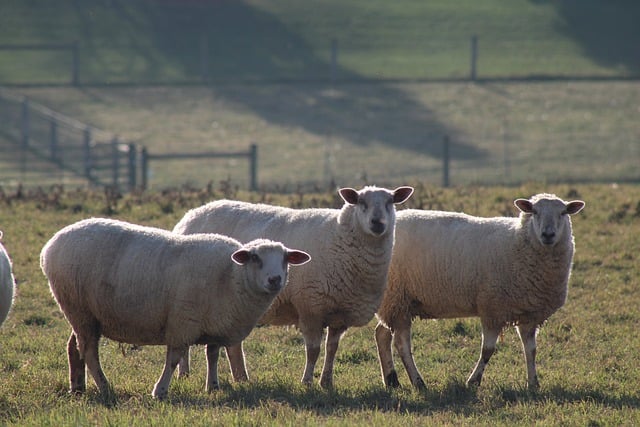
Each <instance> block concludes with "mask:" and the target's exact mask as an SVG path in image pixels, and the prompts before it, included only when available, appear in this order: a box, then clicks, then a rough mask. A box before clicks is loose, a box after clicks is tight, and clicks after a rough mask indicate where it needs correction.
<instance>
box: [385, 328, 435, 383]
mask: <svg viewBox="0 0 640 427" xmlns="http://www.w3.org/2000/svg"><path fill="white" fill-rule="evenodd" d="M392 342H393V346H394V347H395V348H396V351H397V352H398V354H399V355H400V360H402V364H403V365H404V368H405V370H406V371H407V375H409V379H410V380H411V384H412V385H413V386H414V387H415V388H416V389H418V390H424V389H426V388H427V387H426V385H425V384H424V380H423V379H422V376H421V375H420V371H418V367H417V366H416V362H415V360H413V354H412V353H411V321H410V320H409V321H408V325H404V324H403V325H401V326H400V327H398V328H396V329H395V330H394V331H393V341H392Z"/></svg>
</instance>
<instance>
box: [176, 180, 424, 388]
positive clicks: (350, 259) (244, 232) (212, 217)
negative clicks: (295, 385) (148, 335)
mask: <svg viewBox="0 0 640 427" xmlns="http://www.w3.org/2000/svg"><path fill="white" fill-rule="evenodd" d="M412 192H413V189H412V188H410V187H400V188H397V189H396V190H387V189H384V188H378V187H365V188H363V189H362V190H360V191H356V190H353V189H342V190H340V195H341V196H342V197H343V199H344V200H345V204H344V206H343V207H342V209H290V208H284V207H278V206H271V205H265V204H252V203H246V202H238V201H230V200H220V201H215V202H211V203H209V204H207V205H204V206H201V207H199V208H196V209H193V210H191V211H189V212H187V213H186V215H185V216H184V218H183V219H182V220H181V221H180V222H179V223H178V224H177V225H176V226H175V228H174V232H178V233H203V232H212V233H220V232H224V233H225V234H228V235H229V236H232V237H234V238H236V239H239V240H240V241H245V240H249V239H252V238H256V237H266V238H270V239H274V240H278V241H281V242H283V243H284V244H285V245H290V246H295V247H299V248H302V249H304V250H305V251H306V252H308V253H309V254H310V255H311V257H312V258H313V262H312V263H309V264H308V265H306V266H304V267H302V268H298V269H296V270H295V271H292V272H291V275H290V278H289V284H288V286H287V288H286V289H285V290H284V291H283V292H282V293H281V294H280V295H279V296H278V297H277V298H276V300H275V301H274V303H273V304H272V306H271V307H270V308H269V310H268V311H267V313H266V314H265V316H263V318H262V319H261V320H260V322H259V323H261V324H271V325H296V326H297V327H298V328H299V329H300V330H301V332H302V334H303V336H304V338H305V346H306V350H307V364H306V367H305V372H304V374H303V378H302V381H303V382H305V383H310V382H311V381H312V377H313V370H314V367H315V363H316V361H317V358H318V353H319V351H320V343H321V340H322V334H323V329H324V328H325V327H328V328H329V331H328V334H329V337H330V338H329V339H328V340H327V348H326V351H325V355H326V354H329V356H328V357H327V356H325V365H324V368H323V372H322V376H321V379H320V384H321V385H322V386H323V387H330V386H331V385H332V371H333V359H334V357H335V351H336V349H337V345H338V340H339V338H340V336H341V335H342V334H343V333H344V331H345V330H346V329H347V328H349V327H352V326H362V325H365V324H367V323H368V322H369V321H370V320H371V319H372V318H373V317H374V315H375V312H376V310H377V308H378V306H379V304H380V301H381V299H382V295H383V293H384V289H385V286H386V277H387V271H388V267H389V262H390V260H391V253H392V249H393V241H394V228H395V206H394V205H395V204H398V203H402V202H404V201H405V200H406V199H407V198H408V197H409V196H410V195H411V194H412ZM227 350H228V351H230V352H232V353H241V351H240V350H239V349H235V350H234V349H227ZM230 363H231V364H232V367H234V371H237V372H240V373H241V375H240V376H239V377H238V378H236V379H246V378H247V374H246V368H245V367H244V366H239V365H240V364H242V360H240V359H237V358H234V357H233V355H231V354H230Z"/></svg>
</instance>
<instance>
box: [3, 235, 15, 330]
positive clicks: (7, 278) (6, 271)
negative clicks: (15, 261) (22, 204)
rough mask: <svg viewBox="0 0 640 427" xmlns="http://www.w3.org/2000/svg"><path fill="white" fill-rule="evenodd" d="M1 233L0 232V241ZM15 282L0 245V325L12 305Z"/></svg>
mask: <svg viewBox="0 0 640 427" xmlns="http://www.w3.org/2000/svg"><path fill="white" fill-rule="evenodd" d="M1 238H2V232H1V231H0V239H1ZM15 287H16V281H15V278H14V276H13V270H12V264H11V258H9V254H8V253H7V250H6V249H5V247H4V246H3V245H2V243H0V325H2V324H3V323H4V321H5V320H6V319H7V316H8V315H9V311H10V310H11V306H12V305H13V296H14V294H15Z"/></svg>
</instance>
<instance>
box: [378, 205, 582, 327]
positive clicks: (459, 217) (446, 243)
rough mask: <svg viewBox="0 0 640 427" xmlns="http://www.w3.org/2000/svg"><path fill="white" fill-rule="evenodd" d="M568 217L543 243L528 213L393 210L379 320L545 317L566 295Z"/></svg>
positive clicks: (538, 319)
mask: <svg viewBox="0 0 640 427" xmlns="http://www.w3.org/2000/svg"><path fill="white" fill-rule="evenodd" d="M566 220H567V221H568V227H567V228H566V229H565V230H564V234H563V236H562V238H561V239H559V241H558V243H557V244H556V245H555V246H554V247H553V248H548V247H544V245H542V244H540V242H538V239H537V238H536V236H534V235H532V232H533V230H532V229H531V215H529V214H524V213H522V214H521V215H520V217H519V218H507V217H496V218H479V217H474V216H470V215H466V214H463V213H455V212H440V211H419V210H404V211H400V212H398V213H397V218H396V245H395V247H394V252H393V258H392V263H391V266H390V270H389V280H388V287H387V291H386V295H385V298H384V300H383V302H382V304H381V307H380V309H379V311H378V316H379V318H380V319H381V320H382V321H383V322H385V323H390V324H393V323H394V318H397V317H398V316H405V317H406V316H408V315H411V316H419V317H421V318H455V317H469V316H479V317H481V318H482V319H483V321H486V322H488V323H495V326H498V325H504V324H507V323H518V322H521V321H522V322H526V323H531V322H533V323H539V322H542V321H544V320H545V319H546V318H548V317H549V316H550V315H551V314H552V313H554V312H555V311H556V310H557V309H558V308H560V307H561V306H562V305H563V304H564V303H565V300H566V297H567V284H568V280H569V275H570V270H571V264H572V259H573V252H574V243H573V236H572V232H571V224H570V220H569V218H568V216H566ZM409 307H410V308H409ZM407 310H410V312H409V313H407Z"/></svg>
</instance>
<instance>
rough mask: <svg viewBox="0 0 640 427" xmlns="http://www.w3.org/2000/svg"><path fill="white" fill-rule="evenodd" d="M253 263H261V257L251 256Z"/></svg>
mask: <svg viewBox="0 0 640 427" xmlns="http://www.w3.org/2000/svg"><path fill="white" fill-rule="evenodd" d="M251 262H260V257H259V256H258V255H257V254H251Z"/></svg>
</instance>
